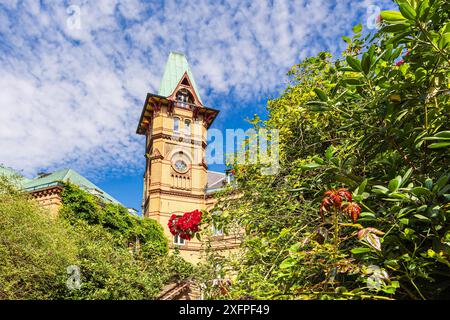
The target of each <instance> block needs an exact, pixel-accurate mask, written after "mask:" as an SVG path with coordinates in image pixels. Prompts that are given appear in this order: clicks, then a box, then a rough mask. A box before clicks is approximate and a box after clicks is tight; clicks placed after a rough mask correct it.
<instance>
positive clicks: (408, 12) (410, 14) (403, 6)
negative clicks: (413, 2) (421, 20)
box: [398, 2, 416, 20]
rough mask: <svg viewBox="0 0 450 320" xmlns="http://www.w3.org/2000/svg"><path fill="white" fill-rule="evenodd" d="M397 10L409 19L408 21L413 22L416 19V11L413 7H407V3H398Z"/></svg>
mask: <svg viewBox="0 0 450 320" xmlns="http://www.w3.org/2000/svg"><path fill="white" fill-rule="evenodd" d="M398 6H399V9H400V12H401V13H402V15H403V16H404V17H405V18H407V19H409V20H415V19H416V11H415V10H414V8H413V7H411V6H410V5H409V3H407V2H401V3H399V5H398Z"/></svg>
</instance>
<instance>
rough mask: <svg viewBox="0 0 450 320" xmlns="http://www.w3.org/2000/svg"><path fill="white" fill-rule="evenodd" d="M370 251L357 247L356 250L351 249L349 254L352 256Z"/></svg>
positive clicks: (369, 250)
mask: <svg viewBox="0 0 450 320" xmlns="http://www.w3.org/2000/svg"><path fill="white" fill-rule="evenodd" d="M371 251H372V250H371V249H369V248H363V247H358V248H353V249H352V250H351V253H353V254H362V253H367V252H371Z"/></svg>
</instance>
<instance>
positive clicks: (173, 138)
mask: <svg viewBox="0 0 450 320" xmlns="http://www.w3.org/2000/svg"><path fill="white" fill-rule="evenodd" d="M151 139H152V141H153V140H158V139H164V140H169V141H175V142H185V143H191V144H192V145H197V146H202V148H203V149H206V142H204V141H202V140H196V139H186V138H183V137H182V136H176V135H170V134H167V133H156V134H154V135H153V136H152V138H151Z"/></svg>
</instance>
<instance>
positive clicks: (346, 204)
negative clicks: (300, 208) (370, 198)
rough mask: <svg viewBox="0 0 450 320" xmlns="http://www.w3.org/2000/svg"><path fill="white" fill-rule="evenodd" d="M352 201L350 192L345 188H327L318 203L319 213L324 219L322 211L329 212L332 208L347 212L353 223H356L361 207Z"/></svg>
mask: <svg viewBox="0 0 450 320" xmlns="http://www.w3.org/2000/svg"><path fill="white" fill-rule="evenodd" d="M352 201H353V197H352V194H351V193H350V191H348V190H347V189H345V188H340V189H337V190H335V189H331V190H328V191H327V192H325V194H324V198H323V200H322V202H321V204H320V210H319V214H320V216H321V217H322V219H324V212H329V211H331V210H332V209H333V208H334V209H336V210H338V211H341V212H343V213H345V214H347V215H348V216H349V217H350V218H351V219H352V221H353V223H356V220H358V218H359V216H360V214H361V207H360V206H359V205H358V204H357V203H356V202H352Z"/></svg>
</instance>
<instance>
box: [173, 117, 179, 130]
mask: <svg viewBox="0 0 450 320" xmlns="http://www.w3.org/2000/svg"><path fill="white" fill-rule="evenodd" d="M173 131H174V132H178V131H180V119H179V118H173Z"/></svg>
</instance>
